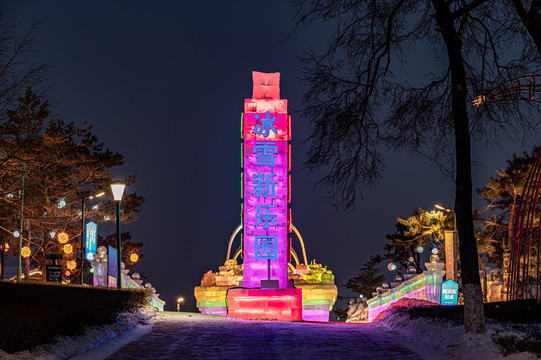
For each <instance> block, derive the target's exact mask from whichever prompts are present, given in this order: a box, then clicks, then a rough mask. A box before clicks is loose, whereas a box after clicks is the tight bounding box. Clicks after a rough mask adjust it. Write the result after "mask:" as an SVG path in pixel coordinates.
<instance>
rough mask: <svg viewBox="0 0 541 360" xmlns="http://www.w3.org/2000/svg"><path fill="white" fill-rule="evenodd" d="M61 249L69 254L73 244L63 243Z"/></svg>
mask: <svg viewBox="0 0 541 360" xmlns="http://www.w3.org/2000/svg"><path fill="white" fill-rule="evenodd" d="M63 249H64V252H65V253H66V254H71V253H72V252H73V246H71V244H66V245H64V248H63Z"/></svg>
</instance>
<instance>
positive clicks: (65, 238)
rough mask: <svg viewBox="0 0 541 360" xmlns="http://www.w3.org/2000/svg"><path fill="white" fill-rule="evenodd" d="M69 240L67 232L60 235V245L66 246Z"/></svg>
mask: <svg viewBox="0 0 541 360" xmlns="http://www.w3.org/2000/svg"><path fill="white" fill-rule="evenodd" d="M68 240H69V236H68V234H66V233H65V232H61V233H60V234H58V242H59V243H61V244H65V243H67V242H68Z"/></svg>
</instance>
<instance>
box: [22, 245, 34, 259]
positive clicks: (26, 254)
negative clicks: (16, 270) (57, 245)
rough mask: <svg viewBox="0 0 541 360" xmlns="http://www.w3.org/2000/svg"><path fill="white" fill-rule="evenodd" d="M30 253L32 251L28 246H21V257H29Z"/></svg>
mask: <svg viewBox="0 0 541 360" xmlns="http://www.w3.org/2000/svg"><path fill="white" fill-rule="evenodd" d="M31 254H32V251H30V248H29V247H28V246H23V248H22V249H21V256H22V257H25V258H27V257H29V256H30V255H31Z"/></svg>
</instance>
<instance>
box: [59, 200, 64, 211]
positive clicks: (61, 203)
mask: <svg viewBox="0 0 541 360" xmlns="http://www.w3.org/2000/svg"><path fill="white" fill-rule="evenodd" d="M65 207H66V200H64V199H62V200H60V201H59V202H58V208H59V209H63V208H65Z"/></svg>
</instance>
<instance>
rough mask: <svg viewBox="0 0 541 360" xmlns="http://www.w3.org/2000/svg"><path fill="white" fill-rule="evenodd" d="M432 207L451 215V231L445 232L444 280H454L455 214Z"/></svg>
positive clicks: (438, 207) (442, 208)
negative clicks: (452, 223)
mask: <svg viewBox="0 0 541 360" xmlns="http://www.w3.org/2000/svg"><path fill="white" fill-rule="evenodd" d="M434 207H436V209H439V210H444V211H447V212H450V213H453V221H454V226H453V231H447V230H446V231H445V268H446V276H445V278H446V280H449V279H451V280H455V274H456V245H457V242H458V241H457V240H458V234H457V227H456V213H455V211H454V210H453V209H450V208H447V207H445V206H442V205H439V204H435V205H434Z"/></svg>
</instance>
